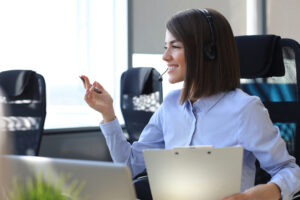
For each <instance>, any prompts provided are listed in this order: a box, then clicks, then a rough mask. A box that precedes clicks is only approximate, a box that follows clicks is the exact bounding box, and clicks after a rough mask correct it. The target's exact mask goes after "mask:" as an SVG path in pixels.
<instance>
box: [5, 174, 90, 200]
mask: <svg viewBox="0 0 300 200" xmlns="http://www.w3.org/2000/svg"><path fill="white" fill-rule="evenodd" d="M66 181H67V178H65V177H64V176H60V178H58V179H57V180H56V181H55V184H54V183H52V182H51V183H50V182H47V181H45V180H44V179H43V176H42V174H40V175H37V176H35V177H34V178H27V180H26V183H25V184H22V183H21V182H20V181H18V180H17V179H14V180H13V188H12V190H10V191H9V192H8V200H79V194H80V192H81V190H82V189H83V187H84V183H79V182H78V181H73V182H71V183H70V184H69V185H68V186H67V187H66V186H65V183H66ZM63 188H64V189H63ZM80 200H82V197H80Z"/></svg>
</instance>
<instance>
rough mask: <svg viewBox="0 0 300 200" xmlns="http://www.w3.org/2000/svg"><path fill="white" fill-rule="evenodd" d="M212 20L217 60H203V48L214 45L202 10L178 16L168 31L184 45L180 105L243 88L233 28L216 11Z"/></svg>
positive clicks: (212, 13) (172, 21) (210, 11)
mask: <svg viewBox="0 0 300 200" xmlns="http://www.w3.org/2000/svg"><path fill="white" fill-rule="evenodd" d="M206 10H207V11H208V12H209V15H210V16H211V22H212V30H213V34H214V39H215V53H216V58H215V59H214V60H209V59H206V58H204V53H203V52H204V50H203V48H204V45H205V44H207V43H209V42H211V40H212V38H211V33H210V28H209V24H208V21H207V19H206V17H205V15H204V14H203V13H202V11H201V10H199V9H190V10H186V11H182V12H179V13H177V14H175V15H174V16H173V17H172V18H171V19H170V20H169V21H168V22H167V25H166V27H167V29H168V31H169V32H170V33H171V34H172V35H173V36H174V37H175V38H176V39H177V40H178V41H180V42H182V43H183V46H184V51H185V61H186V73H185V79H184V87H183V90H182V92H181V96H180V103H181V104H182V103H184V102H185V101H186V100H188V99H191V98H200V97H206V96H210V95H214V94H217V93H219V92H226V91H230V90H234V89H236V88H239V87H240V66H239V59H238V53H237V47H236V43H235V40H234V36H233V33H232V30H231V27H230V25H229V23H228V21H227V20H226V19H225V17H224V16H223V15H222V14H220V13H219V12H217V11H215V10H213V9H206Z"/></svg>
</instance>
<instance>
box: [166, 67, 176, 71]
mask: <svg viewBox="0 0 300 200" xmlns="http://www.w3.org/2000/svg"><path fill="white" fill-rule="evenodd" d="M175 68H176V67H168V70H172V69H175Z"/></svg>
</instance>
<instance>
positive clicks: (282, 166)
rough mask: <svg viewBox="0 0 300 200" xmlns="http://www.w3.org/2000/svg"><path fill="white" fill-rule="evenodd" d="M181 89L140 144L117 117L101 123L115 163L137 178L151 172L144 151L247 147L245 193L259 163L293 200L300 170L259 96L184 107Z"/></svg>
mask: <svg viewBox="0 0 300 200" xmlns="http://www.w3.org/2000/svg"><path fill="white" fill-rule="evenodd" d="M179 97H180V90H176V91H173V92H171V93H169V94H168V95H167V96H166V97H165V99H164V102H163V104H162V105H161V106H160V108H159V109H158V110H157V111H156V112H155V113H154V114H153V116H152V118H151V119H150V121H149V123H148V125H147V126H146V127H145V129H144V130H143V132H142V134H141V136H140V139H139V141H137V142H134V143H133V144H132V145H130V144H129V143H128V142H127V140H126V138H125V136H124V134H123V132H122V129H121V127H120V125H119V122H118V120H117V119H115V120H114V121H111V122H109V123H105V124H100V128H101V130H102V132H103V134H104V136H105V138H106V141H107V145H108V147H109V150H110V153H111V156H112V159H113V161H114V162H120V163H126V164H127V165H128V166H129V167H130V168H131V171H132V174H133V175H136V174H138V173H140V172H141V171H143V170H144V169H145V163H144V158H143V153H142V152H143V150H144V149H151V148H156V149H157V148H161V149H164V148H165V149H170V148H173V147H178V146H194V145H213V146H214V147H227V146H237V145H240V146H243V148H244V159H243V170H242V184H241V191H244V190H246V189H247V188H250V187H252V186H253V185H254V179H255V160H256V158H257V159H258V160H259V162H260V165H261V167H262V168H263V169H265V170H266V171H267V172H268V173H269V174H270V175H271V176H272V179H271V180H270V182H274V183H276V184H277V185H278V186H279V187H280V189H281V195H282V199H284V200H287V199H291V197H292V195H293V194H294V193H295V192H297V191H298V190H299V189H300V168H299V166H298V165H296V164H295V158H294V157H292V156H290V155H289V154H288V152H287V149H286V145H285V142H284V141H283V139H282V138H281V136H280V133H279V129H278V128H277V127H275V126H273V123H272V122H271V120H270V117H269V114H268V111H267V110H266V109H265V107H264V106H263V104H262V102H261V101H260V99H259V98H258V97H254V96H249V95H247V94H246V93H244V92H243V91H242V90H240V89H236V90H234V91H231V92H227V93H221V94H217V95H214V96H210V97H206V98H200V99H198V100H197V101H196V102H194V103H193V104H191V102H190V101H186V102H185V103H184V104H182V105H181V104H179Z"/></svg>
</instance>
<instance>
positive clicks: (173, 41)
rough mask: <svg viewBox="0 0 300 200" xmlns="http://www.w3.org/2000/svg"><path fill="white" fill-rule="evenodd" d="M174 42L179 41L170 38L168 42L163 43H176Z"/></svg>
mask: <svg viewBox="0 0 300 200" xmlns="http://www.w3.org/2000/svg"><path fill="white" fill-rule="evenodd" d="M176 42H180V41H178V40H171V41H170V42H165V44H167V43H171V44H174V43H176Z"/></svg>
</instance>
